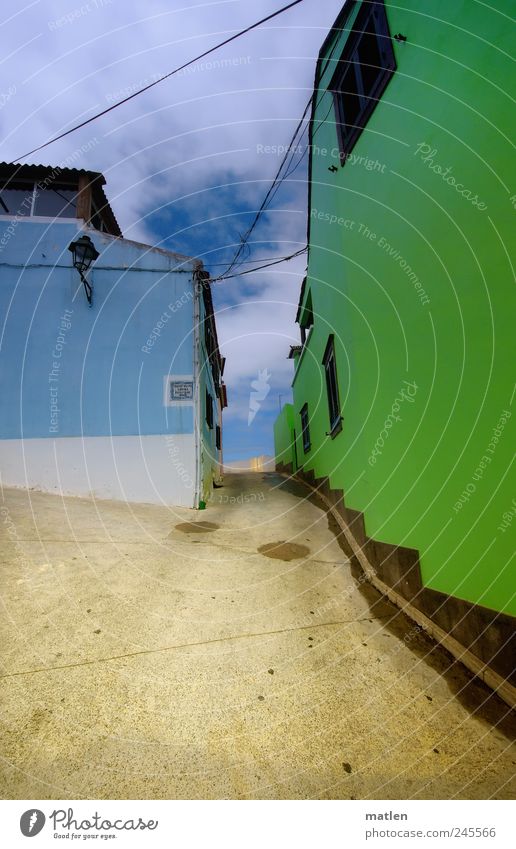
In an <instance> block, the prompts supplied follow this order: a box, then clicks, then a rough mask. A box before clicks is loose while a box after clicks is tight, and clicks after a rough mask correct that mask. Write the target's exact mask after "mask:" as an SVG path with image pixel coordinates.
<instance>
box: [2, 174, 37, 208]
mask: <svg viewBox="0 0 516 849" xmlns="http://www.w3.org/2000/svg"><path fill="white" fill-rule="evenodd" d="M33 198H34V183H23V182H17V181H15V180H10V181H9V182H8V183H7V184H6V185H5V187H2V188H0V215H18V216H23V215H31V214H32V203H33Z"/></svg>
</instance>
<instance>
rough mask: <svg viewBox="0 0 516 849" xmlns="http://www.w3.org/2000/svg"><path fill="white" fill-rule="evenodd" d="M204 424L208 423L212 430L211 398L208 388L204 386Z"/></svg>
mask: <svg viewBox="0 0 516 849" xmlns="http://www.w3.org/2000/svg"><path fill="white" fill-rule="evenodd" d="M205 391H206V399H205V403H206V424H207V425H208V427H209V429H210V430H213V398H212V397H211V393H210V392H208V388H207V387H206V390H205Z"/></svg>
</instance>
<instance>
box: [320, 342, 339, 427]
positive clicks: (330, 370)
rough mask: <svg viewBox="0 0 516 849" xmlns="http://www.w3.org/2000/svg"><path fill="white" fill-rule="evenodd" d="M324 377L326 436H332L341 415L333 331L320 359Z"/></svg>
mask: <svg viewBox="0 0 516 849" xmlns="http://www.w3.org/2000/svg"><path fill="white" fill-rule="evenodd" d="M322 364H323V368H324V373H325V377H326V397H327V401H328V416H329V420H330V431H329V433H328V434H327V436H331V437H332V438H333V437H334V436H336V435H337V434H338V433H339V431H341V430H342V415H341V410H340V396H339V381H338V377H337V359H336V356H335V341H334V336H333V333H331V334H330V335H329V336H328V341H327V343H326V348H325V350H324V356H323V359H322Z"/></svg>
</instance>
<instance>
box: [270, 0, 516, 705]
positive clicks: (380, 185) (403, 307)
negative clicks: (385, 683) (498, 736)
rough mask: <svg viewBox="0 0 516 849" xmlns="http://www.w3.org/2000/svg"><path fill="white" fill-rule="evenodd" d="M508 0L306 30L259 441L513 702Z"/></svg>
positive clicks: (384, 581) (410, 2)
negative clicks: (303, 263)
mask: <svg viewBox="0 0 516 849" xmlns="http://www.w3.org/2000/svg"><path fill="white" fill-rule="evenodd" d="M511 11H514V4H513V3H512V2H510V0H499V2H497V3H496V4H494V5H491V6H487V5H485V4H482V3H477V2H471V0H463V2H462V1H461V0H434V2H432V3H431V4H429V3H428V2H425V1H424V0H396V3H393V2H390V0H386V2H385V3H384V2H375V3H371V2H351V1H350V0H348V2H347V3H346V4H345V6H344V8H343V10H342V12H341V14H340V15H339V17H338V19H337V21H336V22H335V24H334V26H333V28H332V30H331V32H330V34H329V35H328V37H327V39H326V41H325V42H324V44H323V46H322V49H321V52H320V55H319V59H318V62H317V67H316V74H315V85H314V98H313V106H312V115H311V122H310V144H311V149H310V166H309V200H308V246H309V249H308V268H307V276H306V279H305V280H304V281H303V285H302V289H301V294H300V300H299V308H298V312H297V317H296V321H297V322H298V323H299V326H300V334H301V340H300V346H294V348H293V349H292V350H291V357H292V359H293V360H294V369H295V373H294V378H293V383H292V391H293V399H294V401H293V405H292V406H291V405H286V406H285V407H284V408H283V410H282V412H281V415H280V416H279V418H278V420H277V421H276V424H275V443H276V462H277V468H279V469H280V470H282V471H288V472H291V473H295V474H296V475H298V476H300V477H303V478H304V479H305V480H307V481H308V482H311V483H312V485H314V486H316V487H318V489H319V491H320V492H321V493H323V494H324V495H325V497H326V499H327V502H328V503H331V504H332V505H334V509H336V510H338V512H339V516H340V517H341V520H342V526H343V527H345V529H346V530H345V533H346V536H347V538H348V542H349V543H350V545H351V546H352V548H354V550H355V553H356V554H357V557H358V559H359V560H360V562H361V564H362V567H363V568H364V569H365V570H366V571H367V572H368V574H370V576H371V578H372V580H373V582H374V583H376V585H377V586H378V587H379V588H380V589H382V590H383V591H384V592H387V593H388V594H389V595H390V597H391V598H392V599H393V600H395V601H396V602H397V603H398V604H399V605H400V606H403V607H404V608H405V609H406V610H407V612H409V613H410V615H412V616H413V617H414V618H415V619H416V620H418V621H420V622H421V623H423V624H424V626H425V627H428V628H429V630H430V632H431V633H433V634H434V636H436V637H437V638H438V639H441V640H442V641H443V643H444V645H446V646H447V647H448V648H449V649H450V650H451V651H452V652H453V653H454V654H455V655H456V656H460V657H461V658H462V659H463V660H464V661H465V662H466V664H467V665H468V666H469V667H470V668H471V669H473V670H474V671H475V672H476V673H478V674H479V675H482V676H483V677H484V678H485V680H486V681H488V683H490V684H491V686H494V687H499V688H500V692H501V693H502V694H503V695H504V698H507V699H508V700H509V701H511V700H513V701H514V700H515V699H514V697H515V694H516V690H515V689H514V685H515V684H516V674H515V670H514V666H515V660H514V658H515V655H516V653H515V643H516V641H515V639H514V623H515V621H516V620H515V619H514V617H515V615H516V575H515V571H516V570H515V566H514V560H513V559H512V558H513V552H514V533H513V530H514V528H515V527H516V500H515V498H514V496H515V494H516V493H515V488H514V477H513V476H512V474H511V463H512V460H513V446H514V414H513V407H512V402H513V396H514V367H513V363H514V337H515V335H516V331H515V329H514V328H515V326H516V325H515V319H514V315H515V309H514V308H515V294H514V286H513V270H512V269H513V265H512V264H511V235H512V229H513V226H514V225H513V216H514V208H515V207H516V195H515V194H514V192H515V189H514V186H513V184H512V183H511V174H510V166H511V157H512V143H511V140H510V139H511V106H512V101H511V98H510V90H511V88H513V86H514V81H515V74H514V71H513V67H514V65H513V63H512V60H511V58H510V57H511V53H512V47H513V44H512V33H511V25H510V20H509V17H510V14H511ZM511 83H512V84H513V85H512V86H511Z"/></svg>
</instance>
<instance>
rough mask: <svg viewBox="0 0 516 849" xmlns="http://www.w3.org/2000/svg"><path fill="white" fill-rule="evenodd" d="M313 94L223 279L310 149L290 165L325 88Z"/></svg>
mask: <svg viewBox="0 0 516 849" xmlns="http://www.w3.org/2000/svg"><path fill="white" fill-rule="evenodd" d="M337 32H339V30H337ZM337 44H338V39H335V41H334V44H333V47H332V49H331V51H330V53H329V55H328V56H327V58H326V61H325V64H324V65H323V67H322V68H321V71H320V74H319V77H320V78H322V76H323V75H324V73H325V72H326V69H327V68H328V65H329V64H330V62H331V59H332V56H333V54H334V52H335V49H336V47H337ZM315 94H316V93H315V92H314V94H312V95H311V97H310V99H309V100H308V103H307V104H306V106H305V110H304V112H303V115H302V116H301V120H300V121H299V123H298V124H297V126H296V129H295V130H294V134H293V136H292V138H291V140H290V142H289V144H288V146H287V149H286V151H285V155H284V156H283V159H282V160H281V163H280V166H279V168H278V170H277V171H276V174H275V176H274V179H273V181H272V183H271V185H270V186H269V189H268V191H267V194H266V195H265V197H264V199H263V202H262V204H261V206H260V208H259V210H258V212H257V213H256V215H255V217H254V220H253V222H252V224H251V226H250V227H249V229H248V230H247V231H246V232H245V234H244V235H243V236H242V238H241V240H240V245H239V246H238V248H237V251H236V253H235V255H234V257H233V259H232V260H231V262H230V264H229V265H228V267H227V269H226V271H225V272H224V275H223V277H224V279H226V277H227V276H228V274H229V272H230V271H231V270H232V269H233V268H234V267H235V265H237V267H238V266H240V265H243V264H244V262H246V260H240V261H239V262H238V258H239V256H240V254H241V253H242V251H243V250H244V248H245V247H246V245H247V242H248V240H249V237H250V236H251V233H252V232H253V230H254V228H255V227H256V225H257V224H258V221H259V220H260V217H261V216H262V215H263V213H264V212H265V209H266V207H267V205H268V204H270V203H271V201H272V200H273V198H274V196H275V195H276V194H277V192H278V190H279V188H280V186H281V184H282V183H283V182H284V181H285V180H286V179H287V178H288V177H290V176H291V174H293V173H294V171H295V170H296V169H297V168H298V167H299V165H300V164H301V162H302V161H303V159H304V157H305V155H306V153H307V152H308V150H309V149H310V142H309V141H308V143H307V145H306V147H305V149H304V151H303V153H302V154H301V156H300V158H299V159H298V161H297V162H296V164H295V165H294V166H292V160H293V159H294V156H295V153H296V150H295V146H294V143H295V141H296V137H297V134H298V132H299V130H300V128H301V126H302V125H303V122H304V120H305V116H306V113H307V112H308V109H309V108H310V106H311V105H312V104H313V103H314V102H315V105H314V108H313V114H315V111H316V109H317V107H318V106H319V104H320V102H321V100H322V98H323V97H324V95H325V94H326V90H323V92H322V94H321V97H320V98H319V100H317V99H316V98H315ZM332 108H333V104H331V105H330V108H329V110H328V112H327V113H326V115H325V116H324V118H323V119H322V121H321V122H320V123H319V125H318V127H316V129H315V130H314V132H313V134H312V140H313V138H314V137H315V136H316V135H317V132H318V131H319V130H320V128H321V126H322V125H323V124H324V123H325V121H326V118H327V117H328V115H329V114H330V112H331V110H332ZM309 127H310V122H309V123H308V125H307V126H305V128H304V129H303V132H302V133H301V136H300V139H299V140H301V139H302V138H303V136H304V134H305V132H306V131H307V128H308V129H309ZM289 154H290V158H289ZM287 159H288V160H289V161H288V163H287V166H286V170H285V173H284V174H283V175H282V176H281V178H280V174H281V171H282V169H283V166H284V165H285V163H286V162H287ZM255 270H256V269H255ZM245 273H247V272H245ZM231 276H234V277H237V276H238V275H236V274H235V275H231ZM220 279H222V277H221V278H220Z"/></svg>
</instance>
